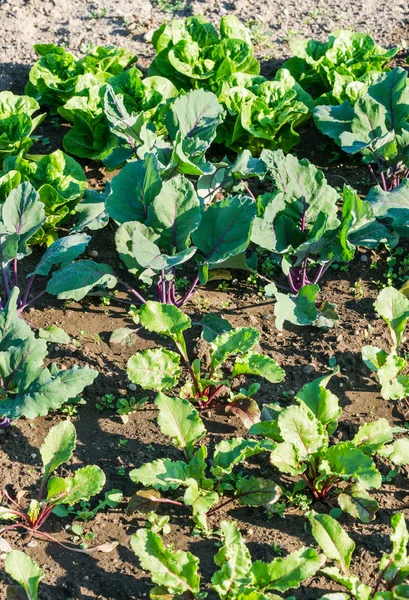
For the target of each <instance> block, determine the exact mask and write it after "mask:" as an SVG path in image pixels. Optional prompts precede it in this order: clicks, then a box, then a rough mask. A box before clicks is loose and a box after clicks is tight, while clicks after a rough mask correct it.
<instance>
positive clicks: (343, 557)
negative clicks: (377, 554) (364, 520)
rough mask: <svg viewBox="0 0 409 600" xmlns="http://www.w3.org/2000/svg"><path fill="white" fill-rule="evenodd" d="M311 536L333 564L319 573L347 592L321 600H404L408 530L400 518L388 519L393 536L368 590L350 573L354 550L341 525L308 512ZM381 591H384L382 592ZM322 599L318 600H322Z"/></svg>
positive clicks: (408, 560) (408, 562) (407, 589)
mask: <svg viewBox="0 0 409 600" xmlns="http://www.w3.org/2000/svg"><path fill="white" fill-rule="evenodd" d="M308 519H309V521H310V524H311V528H312V534H313V536H314V537H315V539H316V541H317V543H318V544H319V545H320V547H321V548H322V551H323V552H324V554H325V556H326V557H327V558H328V559H329V560H330V561H333V562H335V564H336V566H334V567H324V568H323V569H322V572H323V573H325V575H327V576H328V577H329V578H330V579H333V580H334V581H336V582H337V583H339V584H341V585H342V586H343V587H345V588H346V589H347V590H348V592H347V593H340V594H334V595H331V594H330V595H327V596H325V597H324V598H332V597H333V598H334V600H335V599H336V600H348V598H355V599H356V600H383V599H385V600H386V599H391V600H392V599H396V600H403V599H404V598H407V597H408V594H409V585H405V581H406V580H407V578H408V576H409V557H408V553H407V546H408V541H409V535H408V530H407V527H406V523H405V517H404V515H403V514H397V515H394V516H393V517H392V519H391V524H392V528H393V533H392V534H391V536H390V540H391V543H392V551H391V552H390V553H389V554H385V555H384V556H383V557H382V558H381V560H380V562H379V576H378V578H377V580H376V582H375V584H374V585H373V586H372V587H370V586H369V585H366V584H364V583H361V582H360V580H359V579H358V577H357V576H356V575H354V574H353V573H351V570H350V565H351V560H352V555H353V552H354V550H355V542H354V541H353V540H352V539H351V538H350V537H349V535H348V534H347V533H346V531H345V530H344V529H343V528H342V527H341V525H340V524H339V523H338V522H337V521H336V520H335V519H333V518H332V517H330V516H329V515H319V514H316V513H314V512H311V513H310V514H309V515H308ZM383 590H384V591H383ZM324 598H322V599H321V600H324Z"/></svg>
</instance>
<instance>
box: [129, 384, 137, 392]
mask: <svg viewBox="0 0 409 600" xmlns="http://www.w3.org/2000/svg"><path fill="white" fill-rule="evenodd" d="M128 390H130V391H131V392H135V390H136V385H135V384H134V383H130V384H129V385H128Z"/></svg>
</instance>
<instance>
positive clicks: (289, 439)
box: [249, 374, 409, 523]
mask: <svg viewBox="0 0 409 600" xmlns="http://www.w3.org/2000/svg"><path fill="white" fill-rule="evenodd" d="M331 377H332V374H331V375H327V376H324V377H320V378H318V379H316V380H315V381H312V382H311V383H307V384H306V385H305V386H304V387H303V388H301V390H300V391H299V392H298V393H297V395H296V397H295V399H296V400H297V402H298V406H297V405H291V406H289V407H288V408H284V409H281V408H280V407H279V406H277V405H272V406H271V407H270V408H269V409H268V410H267V415H266V417H268V420H264V421H261V422H260V423H257V424H255V425H253V426H252V427H251V428H250V432H249V433H250V434H252V435H264V436H266V437H268V438H269V439H272V440H275V441H276V442H277V446H276V448H275V449H274V450H273V451H272V452H271V455H270V463H271V464H272V466H273V467H276V468H277V469H278V470H279V471H281V472H282V473H288V474H289V475H292V476H296V477H300V478H301V479H302V480H303V481H304V482H305V484H306V486H307V488H308V490H309V492H310V493H311V494H312V497H313V498H314V500H320V501H322V500H324V501H331V500H332V499H337V501H338V504H339V506H340V507H341V509H342V510H343V511H345V512H347V513H349V514H350V515H352V516H353V517H355V518H359V519H361V521H363V522H365V523H368V522H370V521H372V520H373V519H374V518H375V513H376V511H377V509H378V503H377V501H376V500H375V499H373V498H371V496H370V495H369V493H368V490H371V489H376V488H379V487H380V486H381V483H382V478H381V474H380V472H379V471H378V469H377V468H376V465H375V463H374V461H373V458H372V457H374V456H375V455H376V454H379V455H382V456H388V458H389V459H390V460H392V461H393V462H395V464H405V463H407V462H409V455H408V456H407V457H406V459H405V458H404V457H402V456H398V455H397V454H396V453H395V451H394V449H395V445H396V444H398V443H399V442H401V441H402V440H395V441H394V442H393V436H394V433H395V432H396V431H404V430H401V429H398V430H396V429H394V428H392V427H390V425H389V423H388V421H387V420H386V419H378V420H377V421H374V422H372V423H365V424H364V425H362V427H360V428H359V429H358V432H357V433H356V435H355V436H354V437H353V439H352V440H351V441H345V442H336V443H332V444H330V436H331V435H333V434H334V432H335V431H336V429H337V425H338V419H339V417H340V415H341V408H340V406H339V401H338V398H337V397H336V396H335V395H334V394H333V393H332V392H331V391H329V390H328V389H327V384H328V382H329V380H330V378H331ZM262 414H263V413H262ZM404 443H405V444H406V445H407V443H408V439H407V438H404Z"/></svg>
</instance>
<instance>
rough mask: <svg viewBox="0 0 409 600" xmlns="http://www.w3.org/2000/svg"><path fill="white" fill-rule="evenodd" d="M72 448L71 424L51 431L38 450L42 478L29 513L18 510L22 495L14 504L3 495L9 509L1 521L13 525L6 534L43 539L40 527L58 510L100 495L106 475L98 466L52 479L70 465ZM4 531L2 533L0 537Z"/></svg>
mask: <svg viewBox="0 0 409 600" xmlns="http://www.w3.org/2000/svg"><path fill="white" fill-rule="evenodd" d="M75 445H76V432H75V427H74V425H73V424H72V423H71V422H70V421H61V422H60V423H58V424H57V425H54V427H52V428H51V429H50V431H49V432H48V434H47V436H46V438H45V440H44V442H43V444H42V445H41V447H40V455H41V459H42V462H43V469H42V472H43V476H42V479H41V484H40V491H39V493H38V496H37V498H36V499H32V500H31V501H30V504H29V507H28V509H24V508H23V507H22V506H20V502H21V500H22V498H23V497H24V494H21V493H20V494H18V495H17V501H14V500H13V499H12V498H11V497H10V496H9V495H8V493H7V492H5V491H4V492H3V496H4V497H5V498H6V499H7V501H8V502H9V503H10V506H11V508H10V509H7V508H6V507H1V508H2V511H0V518H1V519H2V520H4V519H7V520H11V521H15V523H13V525H12V526H9V527H8V528H6V529H7V530H10V529H16V528H22V529H24V530H26V531H29V532H30V533H31V535H39V536H42V535H44V534H43V533H42V531H41V527H42V526H43V525H44V523H45V522H46V521H47V519H48V518H49V516H50V515H51V513H52V512H53V511H54V510H55V509H57V507H59V506H61V505H63V506H73V505H74V504H77V503H78V502H80V501H88V500H89V499H90V498H91V497H92V496H95V495H97V494H99V493H100V491H101V490H102V488H103V487H104V485H105V475H104V472H103V471H102V470H101V469H100V467H98V466H97V465H89V466H86V467H82V468H80V469H78V470H77V471H75V473H74V474H73V475H72V476H69V477H57V476H55V475H53V473H54V471H55V470H56V469H58V467H60V466H61V465H63V464H64V463H66V462H68V461H69V459H70V458H71V456H72V453H73V451H74V449H75ZM7 511H8V512H7ZM3 531H5V529H2V530H0V533H2V532H3ZM44 537H46V538H47V539H50V537H51V536H49V535H48V534H46V535H44ZM51 539H52V538H51Z"/></svg>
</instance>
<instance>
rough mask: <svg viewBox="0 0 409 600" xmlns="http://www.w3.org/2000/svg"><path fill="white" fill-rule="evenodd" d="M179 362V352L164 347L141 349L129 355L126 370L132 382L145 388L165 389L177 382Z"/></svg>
mask: <svg viewBox="0 0 409 600" xmlns="http://www.w3.org/2000/svg"><path fill="white" fill-rule="evenodd" d="M179 362H180V356H179V354H176V352H172V351H171V350H166V349H165V348H154V349H153V350H142V351H141V352H138V353H137V354H134V355H133V356H131V358H130V359H129V360H128V363H127V368H126V371H127V373H128V377H129V379H130V380H131V381H132V383H136V384H137V385H140V386H141V387H143V388H144V389H146V390H166V389H168V388H172V387H173V386H175V385H176V383H177V382H178V379H179V377H180V367H179Z"/></svg>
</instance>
